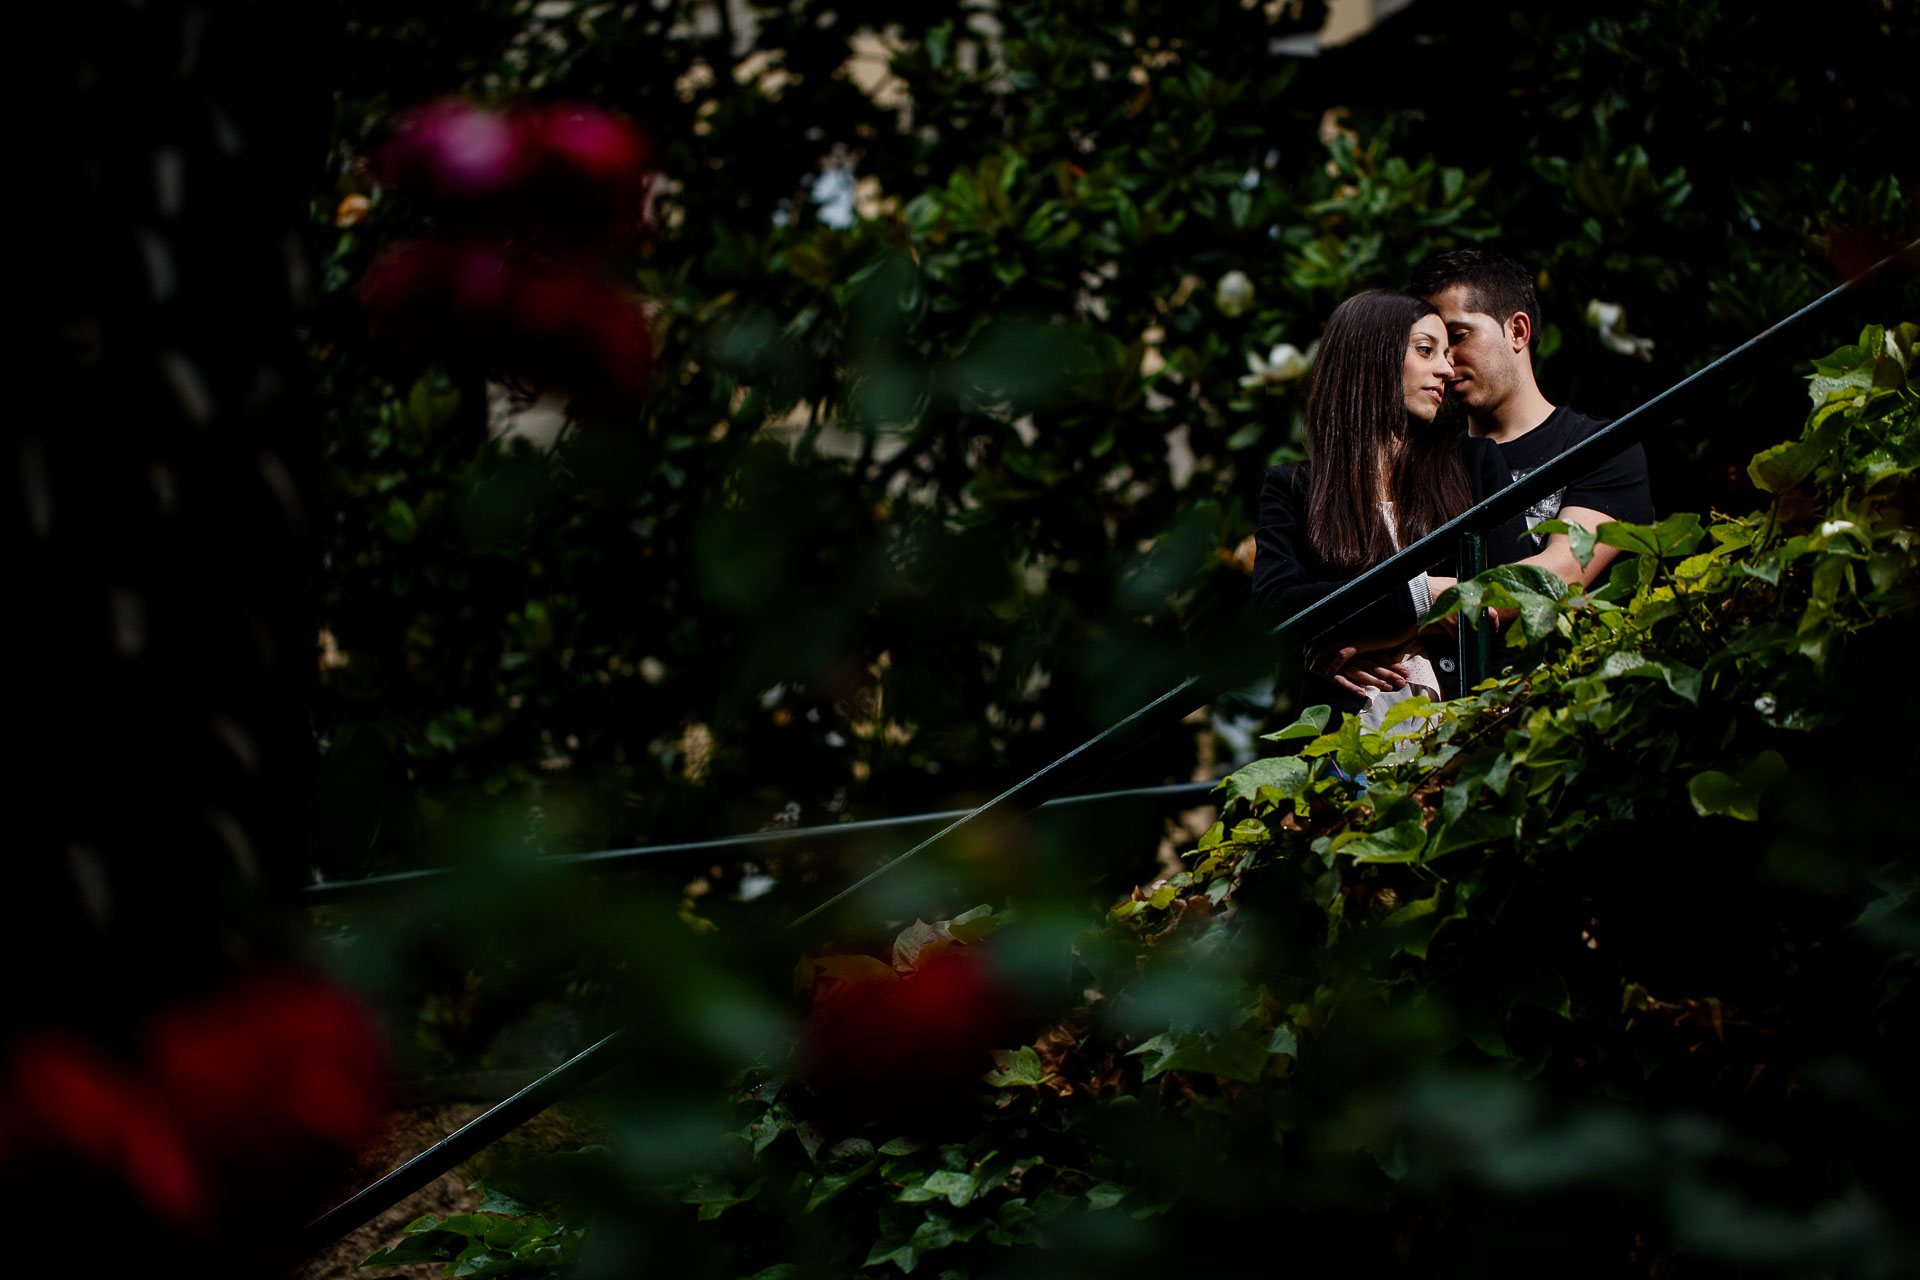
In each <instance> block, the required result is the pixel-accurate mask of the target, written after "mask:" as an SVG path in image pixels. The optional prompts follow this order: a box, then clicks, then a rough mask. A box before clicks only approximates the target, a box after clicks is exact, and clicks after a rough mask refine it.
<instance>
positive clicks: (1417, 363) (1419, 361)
mask: <svg viewBox="0 0 1920 1280" xmlns="http://www.w3.org/2000/svg"><path fill="white" fill-rule="evenodd" d="M1402 373H1403V376H1404V390H1405V392H1406V400H1407V416H1408V417H1410V418H1418V419H1419V420H1420V421H1422V422H1432V421H1433V419H1434V417H1435V415H1437V414H1438V413H1439V412H1440V405H1441V403H1442V402H1443V401H1444V400H1445V399H1446V398H1447V380H1448V379H1450V378H1452V377H1453V365H1452V363H1451V362H1449V361H1448V359H1447V327H1446V325H1444V324H1442V323H1440V316H1439V314H1438V313H1435V314H1433V315H1427V316H1422V317H1421V318H1420V319H1418V320H1416V321H1414V322H1413V328H1412V329H1411V330H1409V331H1408V333H1407V360H1406V363H1405V364H1404V365H1403V366H1402Z"/></svg>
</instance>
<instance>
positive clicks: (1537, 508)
mask: <svg viewBox="0 0 1920 1280" xmlns="http://www.w3.org/2000/svg"><path fill="white" fill-rule="evenodd" d="M1537 470H1539V468H1537V467H1528V468H1527V469H1526V470H1525V471H1511V470H1510V471H1509V472H1508V474H1509V475H1511V476H1512V477H1513V483H1515V484H1519V483H1520V482H1521V481H1522V480H1525V479H1526V478H1527V477H1528V476H1529V475H1531V474H1532V473H1533V472H1535V471H1537ZM1566 493H1567V490H1566V486H1565V485H1562V486H1561V487H1560V488H1558V489H1555V490H1554V491H1553V492H1552V493H1550V494H1548V495H1547V496H1546V497H1544V498H1541V499H1540V500H1539V501H1537V502H1535V503H1534V504H1533V505H1532V506H1530V507H1528V508H1527V527H1528V528H1532V527H1533V526H1534V525H1536V524H1539V523H1540V522H1541V521H1542V520H1553V519H1557V518H1558V517H1559V515H1560V500H1561V499H1562V498H1564V497H1565V496H1566ZM1527 537H1528V539H1529V540H1530V541H1531V542H1532V543H1533V549H1534V550H1535V551H1538V550H1540V549H1541V548H1542V547H1544V546H1546V545H1547V535H1546V534H1544V533H1530V534H1528V535H1527Z"/></svg>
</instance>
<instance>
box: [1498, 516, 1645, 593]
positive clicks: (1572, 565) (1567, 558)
mask: <svg viewBox="0 0 1920 1280" xmlns="http://www.w3.org/2000/svg"><path fill="white" fill-rule="evenodd" d="M1559 518H1560V519H1562V520H1564V521H1566V522H1567V523H1568V524H1577V525H1579V526H1580V527H1581V528H1583V529H1585V530H1586V531H1587V532H1588V533H1592V532H1593V531H1594V530H1595V529H1598V528H1599V527H1600V526H1601V525H1603V524H1605V523H1607V522H1608V521H1609V520H1611V519H1613V517H1612V516H1610V515H1608V514H1607V513H1606V512H1604V511H1595V510H1594V509H1593V508H1592V507H1562V508H1560V517H1559ZM1619 555H1620V549H1619V548H1618V547H1609V546H1607V545H1605V544H1604V543H1599V542H1596V543H1594V544H1593V556H1592V558H1591V559H1589V560H1588V561H1587V566H1586V568H1584V569H1583V568H1581V567H1580V561H1579V559H1578V558H1577V557H1575V555H1574V554H1573V546H1572V544H1571V543H1570V542H1568V541H1567V535H1566V534H1564V533H1551V534H1548V535H1547V545H1546V546H1545V547H1543V548H1542V549H1541V550H1539V551H1537V552H1535V553H1534V554H1533V555H1530V556H1528V557H1527V558H1526V559H1524V560H1521V561H1519V562H1518V563H1520V564H1533V565H1539V566H1540V567H1541V568H1542V569H1545V570H1546V571H1547V572H1549V573H1552V574H1556V575H1558V576H1559V577H1560V579H1561V580H1562V581H1563V582H1565V583H1566V584H1567V586H1568V587H1569V588H1573V589H1578V590H1581V591H1585V590H1586V589H1587V588H1588V587H1590V586H1592V585H1593V584H1594V581H1595V580H1596V579H1598V578H1599V577H1600V575H1601V574H1603V573H1605V572H1606V570H1607V566H1608V565H1610V564H1612V563H1613V562H1614V560H1615V559H1617V558H1618V557H1619ZM1502 612H1507V611H1504V610H1503V611H1502Z"/></svg>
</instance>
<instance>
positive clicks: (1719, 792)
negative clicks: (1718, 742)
mask: <svg viewBox="0 0 1920 1280" xmlns="http://www.w3.org/2000/svg"><path fill="white" fill-rule="evenodd" d="M1786 772H1787V762H1786V761H1785V760H1784V759H1783V758H1781V755H1780V753H1779V752H1778V751H1762V752H1761V753H1760V754H1759V755H1757V756H1755V757H1754V758H1753V759H1751V760H1749V761H1747V763H1746V764H1744V765H1742V766H1741V767H1740V769H1739V770H1738V771H1736V772H1734V773H1732V774H1726V773H1721V772H1720V771H1719V770H1717V769H1709V770H1707V771H1706V772H1705V773H1698V774H1695V775H1694V777H1693V780H1692V781H1690V782H1688V783H1687V795H1688V796H1689V797H1690V798H1691V799H1692V800H1693V808H1694V812H1696V813H1699V814H1701V815H1703V816H1704V815H1707V814H1723V815H1725V816H1726V817H1729V818H1738V819H1739V820H1740V821H1742V822H1758V821H1759V820H1760V797H1761V796H1762V795H1763V794H1764V793H1765V792H1766V789H1767V788H1768V787H1770V786H1772V785H1773V784H1774V783H1776V782H1778V781H1779V780H1780V779H1781V778H1783V777H1785V776H1786Z"/></svg>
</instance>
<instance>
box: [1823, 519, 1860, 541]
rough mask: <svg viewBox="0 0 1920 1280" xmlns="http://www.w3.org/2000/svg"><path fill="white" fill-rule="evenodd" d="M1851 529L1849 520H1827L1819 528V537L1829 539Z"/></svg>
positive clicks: (1851, 523) (1851, 524)
mask: <svg viewBox="0 0 1920 1280" xmlns="http://www.w3.org/2000/svg"><path fill="white" fill-rule="evenodd" d="M1852 528H1853V521H1851V520H1829V521H1827V522H1826V523H1825V524H1822V525H1821V526H1820V536H1821V537H1823V538H1831V537H1832V536H1833V535H1834V534H1836V533H1846V532H1847V531H1848V530H1850V529H1852Z"/></svg>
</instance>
